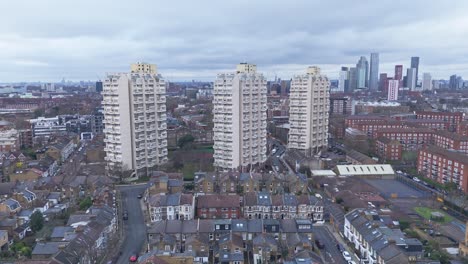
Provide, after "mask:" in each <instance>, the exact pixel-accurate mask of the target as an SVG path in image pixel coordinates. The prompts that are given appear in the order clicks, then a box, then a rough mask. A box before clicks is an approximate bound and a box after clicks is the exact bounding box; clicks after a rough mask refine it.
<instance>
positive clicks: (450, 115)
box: [416, 111, 465, 131]
mask: <svg viewBox="0 0 468 264" xmlns="http://www.w3.org/2000/svg"><path fill="white" fill-rule="evenodd" d="M464 117H465V113H462V112H427V111H421V112H416V118H417V119H435V120H443V121H448V122H449V123H450V127H449V130H450V131H455V130H456V128H457V125H458V124H459V123H460V122H462V121H463V120H464Z"/></svg>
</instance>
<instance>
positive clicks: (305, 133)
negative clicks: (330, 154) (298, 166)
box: [288, 66, 330, 156]
mask: <svg viewBox="0 0 468 264" xmlns="http://www.w3.org/2000/svg"><path fill="white" fill-rule="evenodd" d="M329 89H330V81H329V80H328V77H327V76H325V75H323V74H321V73H320V68H318V67H315V66H312V67H309V68H308V69H307V73H306V74H302V75H297V76H294V78H293V80H292V82H291V93H290V99H289V124H290V129H289V136H288V137H289V138H288V148H290V149H297V150H299V151H301V152H303V153H304V154H305V155H306V156H311V155H313V154H314V153H316V152H318V151H319V150H320V149H321V148H322V147H327V145H328V115H329V109H330V95H329Z"/></svg>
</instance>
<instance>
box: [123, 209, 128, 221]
mask: <svg viewBox="0 0 468 264" xmlns="http://www.w3.org/2000/svg"><path fill="white" fill-rule="evenodd" d="M122 218H123V220H128V212H127V211H125V212H124V213H123V217H122Z"/></svg>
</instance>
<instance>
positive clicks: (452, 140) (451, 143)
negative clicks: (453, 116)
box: [432, 131, 468, 154]
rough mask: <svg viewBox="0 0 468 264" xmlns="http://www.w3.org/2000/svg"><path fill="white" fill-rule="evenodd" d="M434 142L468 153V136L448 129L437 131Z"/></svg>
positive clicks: (436, 144) (433, 138)
mask: <svg viewBox="0 0 468 264" xmlns="http://www.w3.org/2000/svg"><path fill="white" fill-rule="evenodd" d="M432 144H434V145H435V146H438V147H441V148H444V149H452V150H457V151H459V152H462V153H465V154H468V136H464V135H459V134H457V133H453V132H448V131H437V132H436V133H434V135H433V136H432Z"/></svg>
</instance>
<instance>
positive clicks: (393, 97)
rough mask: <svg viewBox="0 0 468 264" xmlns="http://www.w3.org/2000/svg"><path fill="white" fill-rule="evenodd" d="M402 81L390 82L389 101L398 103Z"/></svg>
mask: <svg viewBox="0 0 468 264" xmlns="http://www.w3.org/2000/svg"><path fill="white" fill-rule="evenodd" d="M399 83H400V81H398V80H388V98H387V100H388V101H397V100H398V86H399Z"/></svg>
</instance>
